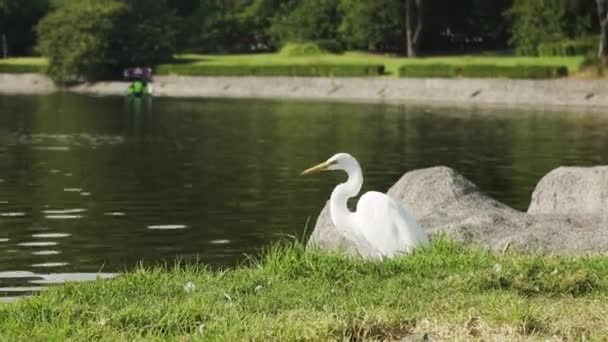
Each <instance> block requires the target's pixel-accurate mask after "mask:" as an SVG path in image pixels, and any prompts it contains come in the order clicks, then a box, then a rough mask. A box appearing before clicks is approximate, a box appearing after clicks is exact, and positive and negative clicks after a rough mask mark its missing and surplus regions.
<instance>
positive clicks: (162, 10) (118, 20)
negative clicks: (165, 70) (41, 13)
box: [37, 0, 175, 81]
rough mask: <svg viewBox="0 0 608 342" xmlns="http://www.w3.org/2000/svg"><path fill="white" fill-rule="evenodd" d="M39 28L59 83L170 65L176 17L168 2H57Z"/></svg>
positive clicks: (42, 49)
mask: <svg viewBox="0 0 608 342" xmlns="http://www.w3.org/2000/svg"><path fill="white" fill-rule="evenodd" d="M52 5H53V7H52V11H51V13H50V14H49V15H48V16H46V17H45V18H44V19H43V20H42V21H41V22H40V24H39V25H38V27H37V31H38V36H39V42H38V48H39V50H40V52H41V53H42V54H43V55H44V56H46V57H48V59H49V68H48V72H49V74H50V75H51V77H53V78H54V79H56V80H59V81H73V80H79V79H87V80H91V79H97V78H102V77H117V76H119V75H121V72H120V70H121V69H122V68H123V67H126V66H133V65H149V64H155V63H158V62H162V61H166V60H169V59H170V58H171V56H172V54H173V47H174V45H175V31H174V30H173V29H172V25H173V23H174V18H175V17H174V15H173V14H172V12H171V11H170V10H168V8H167V7H166V2H165V1H154V2H148V1H143V0H56V1H54V2H53V4H52Z"/></svg>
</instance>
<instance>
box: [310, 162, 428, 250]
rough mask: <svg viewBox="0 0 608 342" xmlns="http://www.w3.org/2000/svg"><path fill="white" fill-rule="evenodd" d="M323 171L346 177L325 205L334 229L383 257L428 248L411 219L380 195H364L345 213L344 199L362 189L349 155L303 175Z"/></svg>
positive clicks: (346, 209)
mask: <svg viewBox="0 0 608 342" xmlns="http://www.w3.org/2000/svg"><path fill="white" fill-rule="evenodd" d="M327 170H344V171H346V173H347V174H348V180H347V181H346V182H345V183H342V184H339V185H338V186H336V188H335V189H334V191H333V192H332V193H331V198H330V201H329V205H330V207H329V213H330V216H331V219H332V222H333V223H334V225H335V226H336V227H337V228H338V229H340V230H342V231H345V232H348V233H350V234H355V235H357V236H358V237H362V238H364V239H365V240H366V241H367V242H369V244H370V245H371V246H372V247H374V248H375V249H377V251H378V252H379V253H380V254H382V255H384V256H387V257H390V256H393V255H395V254H398V253H408V252H411V251H412V250H413V249H414V248H416V247H420V246H426V245H428V243H429V242H428V237H427V235H426V233H425V232H424V230H423V229H422V228H421V227H420V226H419V225H418V224H417V223H416V219H415V218H414V216H413V215H412V214H410V213H409V212H408V211H407V210H406V209H405V208H404V207H403V206H401V205H400V204H399V203H397V201H395V200H394V199H393V198H391V197H389V196H387V195H385V194H383V193H380V192H377V191H370V192H367V193H365V194H364V195H363V196H361V198H360V199H359V202H358V203H357V209H356V211H355V212H352V211H350V209H348V207H347V201H348V199H349V198H351V197H354V196H356V195H357V194H358V193H359V191H360V190H361V186H362V185H363V174H362V172H361V167H360V166H359V163H358V162H357V160H356V159H355V158H353V157H352V156H351V155H349V154H347V153H338V154H336V155H334V156H333V157H331V158H329V159H328V160H327V161H326V162H324V163H321V164H319V165H317V166H315V167H313V168H310V169H308V170H306V171H304V172H303V174H309V173H314V172H320V171H327Z"/></svg>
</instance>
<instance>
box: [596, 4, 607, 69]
mask: <svg viewBox="0 0 608 342" xmlns="http://www.w3.org/2000/svg"><path fill="white" fill-rule="evenodd" d="M596 3H597V16H598V20H599V23H600V44H599V49H598V51H597V56H598V57H599V58H602V59H604V60H606V59H607V58H608V0H596Z"/></svg>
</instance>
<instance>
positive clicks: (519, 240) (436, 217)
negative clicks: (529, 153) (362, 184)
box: [309, 167, 608, 258]
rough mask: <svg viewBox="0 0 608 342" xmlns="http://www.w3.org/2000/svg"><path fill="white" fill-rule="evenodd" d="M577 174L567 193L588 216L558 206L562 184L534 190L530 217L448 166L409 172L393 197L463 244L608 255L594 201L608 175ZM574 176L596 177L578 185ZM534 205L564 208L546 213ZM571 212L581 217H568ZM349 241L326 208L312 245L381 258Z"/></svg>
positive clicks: (601, 211)
mask: <svg viewBox="0 0 608 342" xmlns="http://www.w3.org/2000/svg"><path fill="white" fill-rule="evenodd" d="M568 169H569V168H560V169H558V170H561V171H560V172H564V171H567V170H568ZM604 172H605V173H608V168H604V170H603V171H601V172H599V173H604ZM574 174H575V176H572V175H571V174H570V176H568V177H565V179H568V180H569V181H568V182H566V183H567V184H571V185H572V188H571V189H569V190H568V193H571V194H578V197H579V198H580V199H581V203H579V204H577V205H579V206H581V208H586V210H587V211H586V212H587V214H586V215H580V213H579V211H577V210H574V211H572V210H565V209H564V208H568V205H567V203H565V201H564V203H562V202H561V201H557V202H556V200H555V199H556V198H560V199H561V198H562V197H560V195H555V193H556V192H559V188H560V186H559V184H560V183H559V182H558V181H550V182H543V181H541V183H539V186H538V187H537V190H536V191H535V194H536V195H535V198H534V201H536V204H534V203H533V206H531V208H530V209H531V210H529V213H524V212H521V211H517V210H515V209H513V208H510V207H509V206H507V205H505V204H503V203H501V202H499V201H496V200H495V199H492V198H490V197H488V196H486V195H485V194H483V193H482V192H481V191H480V190H479V189H478V188H477V187H476V186H475V185H474V184H473V183H471V182H470V181H469V180H467V179H466V178H464V177H463V176H462V175H460V174H458V173H457V172H456V171H454V170H452V169H450V168H447V167H433V168H428V169H422V170H416V171H412V172H408V173H406V174H405V175H404V176H403V177H402V178H401V179H400V180H399V181H398V182H397V183H396V184H395V185H394V186H393V187H391V189H389V191H388V195H389V196H392V197H393V198H395V199H396V200H398V201H400V202H401V203H403V204H404V205H405V206H406V207H408V208H409V209H410V210H411V211H412V212H413V213H414V215H415V216H416V218H417V220H418V223H419V224H420V225H421V226H422V227H423V228H425V230H426V231H427V232H428V233H429V234H430V235H431V236H432V235H435V234H437V233H439V232H443V233H445V234H446V235H448V236H449V237H451V238H453V239H455V240H457V241H460V242H462V243H466V244H481V245H483V246H487V247H488V248H490V249H493V250H503V249H505V248H507V247H514V248H519V249H522V250H537V251H544V252H556V253H584V252H605V251H608V230H606V229H604V227H606V226H607V223H608V220H606V215H605V212H606V211H608V207H607V206H605V205H604V206H602V205H599V204H597V203H595V202H594V201H595V200H601V199H604V200H605V198H606V197H605V194H606V193H605V192H602V191H599V190H593V191H591V190H590V189H591V188H592V189H596V186H601V184H603V188H605V189H608V182H606V180H608V177H606V176H605V175H602V176H598V175H597V174H598V170H597V168H594V169H590V168H587V169H584V168H576V170H575V172H574ZM550 175H551V174H550ZM550 175H548V176H547V177H549V176H550ZM594 175H595V176H594ZM572 177H574V178H583V179H584V178H587V177H595V178H597V179H596V180H595V181H588V180H578V181H573V180H572ZM602 177H603V178H602ZM602 180H603V181H604V183H601V182H602ZM562 183H563V182H562ZM545 184H549V185H551V186H545ZM583 185H586V186H588V187H590V188H589V190H584V189H583V188H582V186H583ZM554 188H555V189H554ZM551 189H554V190H555V191H554V192H552V191H553V190H551ZM577 189H578V190H577ZM545 195H546V196H545ZM544 197H547V198H544ZM564 198H570V197H564ZM583 199H584V200H583ZM594 199H595V200H594ZM556 203H560V204H561V207H560V206H559V205H558V204H556ZM604 203H605V202H604ZM534 207H536V208H544V207H554V208H559V209H557V210H556V211H548V210H544V211H543V210H537V209H534ZM571 212H574V213H576V215H574V213H573V214H572V215H567V214H564V213H571ZM350 240H352V239H349V238H348V237H347V236H346V232H342V231H338V230H337V229H336V227H335V226H334V225H333V223H332V222H331V219H330V216H329V209H328V206H327V205H326V206H325V208H324V209H323V211H322V212H321V215H319V218H318V219H317V223H316V225H315V230H314V232H313V234H312V236H311V238H310V240H309V245H310V246H317V247H320V248H324V249H334V248H341V249H343V250H345V251H348V254H360V255H363V256H366V257H372V258H373V257H376V256H377V253H376V252H375V251H373V250H370V249H367V247H369V246H366V244H365V242H364V241H357V242H356V243H351V242H350Z"/></svg>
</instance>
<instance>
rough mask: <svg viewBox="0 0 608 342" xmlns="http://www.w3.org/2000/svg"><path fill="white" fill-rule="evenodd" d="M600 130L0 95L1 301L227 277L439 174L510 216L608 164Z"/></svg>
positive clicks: (606, 126) (194, 102) (364, 110)
mask: <svg viewBox="0 0 608 342" xmlns="http://www.w3.org/2000/svg"><path fill="white" fill-rule="evenodd" d="M606 132H608V115H603V114H580V113H569V114H559V113H539V112H535V111H528V112H522V111H511V110H487V109H454V108H445V109H439V108H425V107H407V106H391V105H378V104H344V103H317V102H293V101H268V100H264V101H262V100H231V99H164V98H155V99H153V100H151V101H143V102H129V101H128V100H126V99H124V98H122V97H88V96H77V95H70V94H59V95H51V96H19V97H6V96H5V97H2V96H0V297H4V299H2V298H0V301H7V300H9V299H8V298H14V297H19V296H23V295H28V294H31V293H35V292H37V291H39V290H42V289H44V288H45V287H46V286H48V285H49V284H54V283H60V282H62V281H78V280H90V279H94V278H95V274H96V273H101V274H102V275H103V276H105V277H111V276H113V274H114V273H116V272H121V271H124V270H128V269H130V268H132V267H134V266H135V265H137V264H138V262H140V261H143V262H144V263H146V264H154V263H159V262H169V263H172V262H173V260H175V259H177V258H182V259H186V260H188V261H196V260H198V261H199V262H204V263H208V264H211V265H231V264H234V263H235V262H238V261H240V260H243V259H244V258H245V255H246V254H255V253H256V252H258V251H259V250H260V248H262V247H264V246H267V245H268V244H269V243H270V242H272V241H275V240H278V239H281V238H284V236H286V235H298V236H300V235H302V233H303V231H304V229H305V226H306V222H307V220H308V219H309V218H310V219H311V223H310V226H312V225H314V220H315V218H316V215H317V214H318V213H319V211H320V209H321V207H322V205H323V203H324V201H325V200H326V199H327V198H328V197H329V194H330V192H331V190H332V188H333V186H334V185H335V184H336V183H337V182H338V181H340V180H341V179H343V178H344V176H343V175H339V174H336V175H330V174H324V175H322V176H321V177H299V176H298V174H299V172H300V171H301V170H303V169H304V168H307V167H309V166H311V165H313V164H316V163H318V162H320V161H323V160H325V159H326V158H328V157H329V156H331V155H332V154H333V153H335V152H342V151H344V152H350V153H351V154H353V155H354V156H356V157H357V158H358V159H359V161H360V162H361V164H362V166H363V169H364V175H365V185H364V191H365V190H369V189H378V190H382V191H385V190H386V189H388V188H389V187H390V186H391V185H392V184H393V183H394V182H395V181H397V180H398V179H399V177H400V176H401V175H402V174H403V173H405V172H407V171H408V170H412V169H417V168H423V167H429V166H436V165H447V166H450V167H453V168H455V169H456V170H458V171H459V172H461V173H463V174H464V175H465V176H466V177H468V178H469V179H471V180H472V181H473V182H475V183H476V184H477V185H478V186H479V187H480V188H481V189H482V190H484V191H486V192H487V193H489V194H490V195H492V196H494V197H496V198H498V199H499V200H501V201H504V202H506V203H507V204H509V205H512V206H514V207H516V208H519V209H525V208H526V207H527V206H528V203H529V199H530V195H531V192H532V190H533V189H534V186H535V184H536V182H537V181H538V180H539V179H540V177H542V176H543V175H544V174H545V173H547V172H548V171H550V170H551V169H553V168H555V167H557V166H560V165H594V164H608V134H606Z"/></svg>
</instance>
